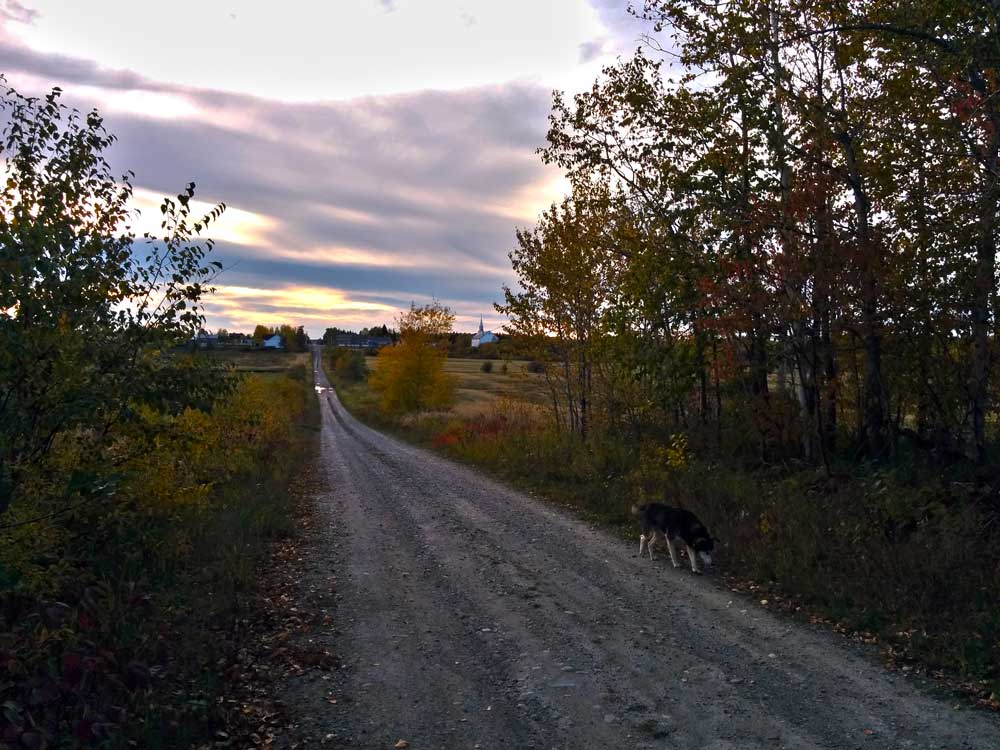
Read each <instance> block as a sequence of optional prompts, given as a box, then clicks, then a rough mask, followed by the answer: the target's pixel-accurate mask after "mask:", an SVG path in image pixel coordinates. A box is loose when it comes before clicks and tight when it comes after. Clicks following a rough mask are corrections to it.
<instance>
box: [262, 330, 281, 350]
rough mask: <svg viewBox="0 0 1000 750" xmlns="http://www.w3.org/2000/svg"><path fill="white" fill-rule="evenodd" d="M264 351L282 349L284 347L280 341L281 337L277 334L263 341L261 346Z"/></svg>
mask: <svg viewBox="0 0 1000 750" xmlns="http://www.w3.org/2000/svg"><path fill="white" fill-rule="evenodd" d="M263 346H264V348H265V349H284V348H285V345H284V344H283V343H282V341H281V336H280V335H279V334H277V333H276V334H274V335H273V336H270V337H269V338H266V339H264V344H263Z"/></svg>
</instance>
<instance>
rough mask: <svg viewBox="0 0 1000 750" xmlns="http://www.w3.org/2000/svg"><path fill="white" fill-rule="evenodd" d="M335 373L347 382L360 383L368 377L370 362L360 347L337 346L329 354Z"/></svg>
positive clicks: (331, 366)
mask: <svg viewBox="0 0 1000 750" xmlns="http://www.w3.org/2000/svg"><path fill="white" fill-rule="evenodd" d="M329 362H330V369H331V371H332V373H333V375H334V376H335V377H337V378H340V379H341V380H343V381H345V382H347V383H360V382H362V381H363V380H364V379H365V378H367V377H368V363H367V362H366V361H365V355H364V353H363V352H361V351H360V350H358V349H346V348H342V347H337V348H335V349H333V351H332V352H331V353H330V356H329Z"/></svg>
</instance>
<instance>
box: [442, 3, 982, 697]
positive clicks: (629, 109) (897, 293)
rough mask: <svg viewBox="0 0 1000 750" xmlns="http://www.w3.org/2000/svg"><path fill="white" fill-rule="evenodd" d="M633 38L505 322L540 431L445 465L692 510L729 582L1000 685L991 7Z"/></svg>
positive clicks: (558, 146) (527, 415) (580, 137)
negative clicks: (523, 356) (538, 403)
mask: <svg viewBox="0 0 1000 750" xmlns="http://www.w3.org/2000/svg"><path fill="white" fill-rule="evenodd" d="M635 13H636V14H637V15H638V16H640V17H641V18H643V19H645V20H646V22H647V23H648V26H647V29H648V37H647V39H646V43H645V44H644V45H643V47H642V48H641V49H640V50H639V51H638V52H637V53H636V54H635V56H634V57H632V58H631V59H628V60H624V61H621V62H619V63H618V64H616V65H613V66H611V67H609V68H607V69H605V70H604V72H603V73H602V75H601V77H600V78H599V79H598V80H597V81H596V82H595V83H594V85H593V86H592V88H591V89H590V90H588V91H586V92H584V93H582V94H579V95H577V96H575V97H573V98H572V99H570V98H567V97H565V96H562V95H559V94H557V95H556V96H555V99H554V103H553V108H552V112H551V115H550V128H549V132H548V141H547V145H546V146H545V147H544V148H543V149H541V152H540V153H541V156H542V158H543V160H544V161H545V162H546V163H548V164H553V165H557V166H558V167H560V168H561V169H562V170H563V171H564V172H565V174H566V175H567V177H568V178H569V180H570V182H571V185H572V192H571V194H570V195H569V196H567V197H566V198H565V199H564V200H563V201H561V202H559V203H558V204H556V205H553V206H552V207H551V208H550V209H549V210H547V211H546V212H544V214H542V215H541V216H540V218H539V220H538V223H537V224H536V226H534V227H531V228H526V229H522V230H520V231H518V233H517V235H516V245H515V248H514V250H513V251H512V252H511V254H510V258H511V262H512V265H513V269H514V271H515V273H516V276H517V278H518V282H519V284H518V286H516V287H514V288H509V289H505V301H504V303H503V304H502V305H498V306H497V309H498V311H499V312H501V313H504V314H506V315H508V316H509V318H510V324H509V326H508V332H509V333H511V334H513V335H516V336H520V337H522V338H523V339H524V340H527V341H531V342H533V343H534V352H533V354H532V358H534V359H537V360H540V361H542V362H544V363H545V373H544V374H545V380H546V383H547V385H548V393H549V408H548V409H547V410H546V420H547V424H548V425H549V426H548V427H547V428H545V429H542V428H540V427H539V426H538V425H537V424H535V423H534V416H533V414H532V413H531V412H525V411H524V410H521V411H517V410H510V412H509V413H507V414H505V413H499V414H498V415H496V417H495V419H494V421H493V422H489V423H487V422H484V421H482V420H480V422H482V423H479V422H477V423H474V424H470V425H466V426H464V427H462V428H461V429H460V430H459V429H458V428H457V427H456V429H455V430H453V431H452V432H453V433H454V434H449V435H446V436H445V437H448V438H449V440H448V441H445V442H447V444H448V445H450V446H452V448H451V449H452V450H455V451H457V452H459V454H460V455H463V456H465V457H469V458H472V459H473V460H481V461H483V462H484V463H488V464H490V465H494V466H496V467H498V469H499V470H502V471H508V470H509V471H511V472H512V473H513V475H514V476H533V477H536V478H544V481H546V482H548V483H549V485H550V487H551V488H552V489H551V492H552V493H553V494H556V495H557V496H559V497H561V498H562V497H565V498H570V500H569V501H570V502H574V503H579V504H583V505H584V506H585V507H586V508H587V510H588V511H590V512H593V513H596V514H602V515H604V516H606V517H607V518H609V519H612V520H614V519H621V518H624V513H623V508H626V507H627V504H628V503H629V502H630V501H631V500H632V499H633V498H635V497H636V496H645V497H647V498H648V499H655V500H661V499H663V498H664V497H666V498H667V499H668V501H669V502H671V503H673V504H679V505H685V506H687V507H692V508H694V509H696V510H697V511H698V512H699V514H700V515H702V517H703V518H706V519H707V520H708V522H709V525H710V526H711V528H713V529H717V530H718V531H717V534H718V536H720V537H721V538H723V539H724V540H726V544H724V545H723V546H722V550H721V559H723V560H725V561H726V562H724V563H723V566H724V567H727V566H729V565H731V566H732V569H739V570H741V571H742V572H743V573H744V574H745V575H746V576H748V577H752V578H754V579H755V580H756V581H758V582H770V583H772V584H774V585H777V586H778V587H779V588H780V589H781V590H782V591H784V592H786V593H791V594H794V595H796V596H798V597H801V598H802V599H804V600H805V601H808V602H810V603H812V604H814V605H816V606H819V607H821V609H822V610H823V611H824V612H825V613H826V614H828V615H832V616H834V617H837V618H838V619H842V620H844V621H846V622H847V623H848V624H849V625H851V626H853V627H858V628H863V629H867V630H872V631H875V632H877V633H879V634H880V635H881V636H883V637H884V638H885V639H886V640H888V641H889V642H891V643H892V644H893V647H894V648H895V649H897V651H900V652H903V653H908V654H911V655H916V656H919V657H920V658H922V659H923V660H925V661H926V662H928V663H930V664H933V665H945V666H947V667H950V668H952V669H955V670H956V671H960V672H963V673H965V674H966V675H975V676H977V677H979V678H982V679H984V680H987V681H988V680H990V679H993V680H998V678H1000V645H998V644H1000V622H998V621H997V619H996V616H995V609H994V607H995V602H996V601H997V598H998V597H1000V552H998V550H1000V536H998V532H997V529H998V528H1000V523H998V522H1000V474H998V473H997V472H996V470H995V467H996V462H995V458H996V457H997V445H998V431H997V410H996V396H997V385H998V383H997V377H996V352H997V339H996V334H997V330H996V326H997V322H998V317H997V302H998V298H997V278H996V250H997V214H998V210H1000V205H998V200H1000V182H998V169H1000V97H998V95H1000V69H998V67H1000V66H998V63H1000V53H998V50H1000V7H997V6H996V5H995V4H991V3H980V2H974V1H973V0H955V1H954V2H948V3H927V2H916V1H908V0H892V1H889V2H882V1H881V0H862V1H861V2H855V3H849V4H844V3H834V2H829V0H823V1H819V0H810V1H807V2H795V3H791V2H785V1H784V0H770V1H769V2H763V3H760V2H743V1H741V0H736V2H729V3H722V4H710V3H702V2H698V1H697V0H647V2H646V3H645V4H644V5H643V6H642V7H641V8H639V9H637V10H636V11H635ZM496 435H500V436H502V439H498V438H496V437H495V436H496ZM677 446H682V447H683V450H678V449H677ZM671 456H673V458H671ZM678 456H680V457H681V459H682V460H681V459H678ZM983 684H984V685H987V684H990V683H988V682H984V683H983ZM992 686H993V689H997V687H998V686H1000V682H994V683H992ZM987 692H988V690H987Z"/></svg>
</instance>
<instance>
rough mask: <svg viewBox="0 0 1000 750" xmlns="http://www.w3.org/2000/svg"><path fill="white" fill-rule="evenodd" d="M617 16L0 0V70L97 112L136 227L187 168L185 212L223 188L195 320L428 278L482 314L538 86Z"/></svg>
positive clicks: (589, 75)
mask: <svg viewBox="0 0 1000 750" xmlns="http://www.w3.org/2000/svg"><path fill="white" fill-rule="evenodd" d="M637 34H638V32H637V30H636V28H635V26H634V25H630V20H629V17H628V15H627V13H626V11H625V6H624V4H622V3H619V2H614V3H610V2H608V1H607V0H548V1H547V2H545V3H537V2H535V1H534V0H509V1H508V2H504V3H496V2H493V0H441V2H433V3H429V2H417V0H392V1H391V2H389V1H388V0H338V2H332V3H314V2H310V1H308V0H289V2H286V3H283V4H281V6H280V7H276V6H274V4H273V3H264V2H253V1H251V0H240V1H239V2H233V3H229V4H219V3H208V4H205V3H200V2H195V0H178V2H175V3H171V4H170V5H168V6H158V5H155V4H149V3H135V2H126V1H125V0H95V1H94V2H89V3H79V2H70V1H69V0H24V1H23V2H14V1H13V0H0V70H2V71H3V72H4V73H5V75H6V76H7V79H8V81H9V82H10V83H11V84H12V85H14V86H16V87H18V88H19V89H20V90H22V91H23V92H24V93H26V94H33V95H38V94H42V93H44V92H46V91H47V90H48V89H49V88H51V87H53V86H59V87H61V88H62V89H63V90H64V92H65V94H64V97H63V101H64V102H65V103H67V104H69V105H71V106H75V107H77V108H79V109H81V110H84V111H86V110H90V109H92V108H95V107H96V108H98V109H99V110H100V111H101V113H102V114H103V115H104V116H105V121H106V125H107V127H108V129H109V131H110V132H113V133H115V134H116V135H117V136H118V142H117V143H116V145H115V146H114V148H113V150H112V153H111V160H112V166H113V168H114V169H115V170H116V171H118V172H119V173H123V172H125V171H126V170H132V171H134V172H135V173H136V178H135V181H134V183H135V185H136V191H135V198H134V202H133V203H134V206H135V207H136V208H137V209H138V210H139V212H140V213H139V215H138V218H137V219H136V220H135V222H134V227H135V229H137V231H138V232H139V233H140V234H141V233H142V232H143V231H149V232H151V233H154V234H156V233H158V232H159V229H160V227H159V221H160V212H159V206H160V203H161V201H162V198H163V196H173V195H176V194H177V193H178V192H179V191H180V190H182V189H183V188H184V186H185V185H186V184H187V183H188V182H194V183H196V185H197V188H196V197H197V200H196V202H195V203H194V213H195V214H201V213H204V212H207V211H208V210H210V209H211V208H212V207H213V206H214V205H215V204H216V203H217V202H219V201H222V202H225V203H226V204H227V206H228V209H227V211H226V213H225V215H224V216H223V218H222V219H221V220H220V221H218V222H217V223H215V224H214V225H213V226H212V227H211V228H210V230H209V232H208V233H207V236H210V237H212V238H213V239H215V240H216V242H217V245H216V251H215V253H214V259H216V260H219V261H221V262H222V263H223V265H224V267H225V269H226V270H225V271H224V272H223V273H222V274H221V276H220V277H219V279H218V287H219V291H218V292H217V293H216V296H215V298H214V299H212V300H211V301H210V302H209V304H208V306H207V313H208V320H207V325H208V326H209V327H211V328H217V327H226V328H229V329H234V328H241V327H242V328H248V327H249V328H252V325H253V324H256V323H257V322H261V321H262V320H265V319H266V320H267V321H269V322H271V323H276V322H287V323H290V324H291V323H294V324H299V323H301V324H304V325H306V326H307V327H308V329H309V330H310V332H311V333H312V334H314V335H319V334H320V333H322V331H323V330H324V329H325V328H326V327H328V326H334V325H336V326H339V327H349V326H355V327H364V326H369V325H379V324H382V323H388V322H391V319H392V317H393V315H394V314H395V312H396V311H398V310H400V309H403V308H405V307H407V306H408V305H409V303H410V302H411V301H417V302H422V301H427V300H429V299H431V298H432V297H436V298H438V299H440V300H441V301H442V302H444V303H445V304H448V305H450V306H451V307H453V308H454V309H455V311H456V313H457V316H458V318H457V323H456V325H457V326H458V327H459V328H462V327H463V326H464V327H465V328H469V329H471V327H475V326H477V325H478V321H479V316H480V315H483V316H485V319H486V323H487V324H488V325H490V326H492V327H494V328H499V326H500V325H502V323H503V321H502V320H500V319H499V318H498V317H497V316H496V314H495V313H494V312H493V302H495V301H497V300H498V299H500V297H501V296H502V293H501V287H502V285H503V284H504V283H510V282H511V280H512V274H511V271H510V264H509V261H508V259H507V253H508V252H509V250H510V248H511V247H512V244H513V241H514V229H515V227H518V226H528V225H530V224H532V223H533V222H534V220H535V218H536V217H537V215H538V213H539V212H540V211H542V210H544V209H545V208H546V207H547V206H548V205H549V204H550V203H551V202H553V201H555V200H558V199H559V198H560V197H561V196H562V195H563V194H564V193H565V191H566V189H567V185H566V183H565V180H563V179H562V178H560V176H559V174H558V172H557V171H556V170H554V169H551V168H548V167H545V166H544V165H542V164H541V162H540V160H539V158H538V157H537V155H536V153H535V151H536V149H537V148H538V147H539V146H541V145H543V144H544V141H545V132H546V127H547V125H546V117H547V115H548V112H549V108H550V104H551V90H552V89H553V88H560V89H566V90H568V91H569V92H573V91H577V90H580V89H582V88H584V87H587V86H589V84H590V82H591V81H593V79H594V76H595V75H596V74H597V72H598V71H599V70H600V68H601V66H602V65H605V64H608V63H609V62H611V61H613V60H614V58H615V56H616V55H619V54H623V53H624V52H627V51H628V50H630V49H632V48H634V46H635V44H636V38H637Z"/></svg>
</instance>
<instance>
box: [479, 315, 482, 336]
mask: <svg viewBox="0 0 1000 750" xmlns="http://www.w3.org/2000/svg"><path fill="white" fill-rule="evenodd" d="M479 335H480V336H482V335H483V316H482V315H480V316H479Z"/></svg>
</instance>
